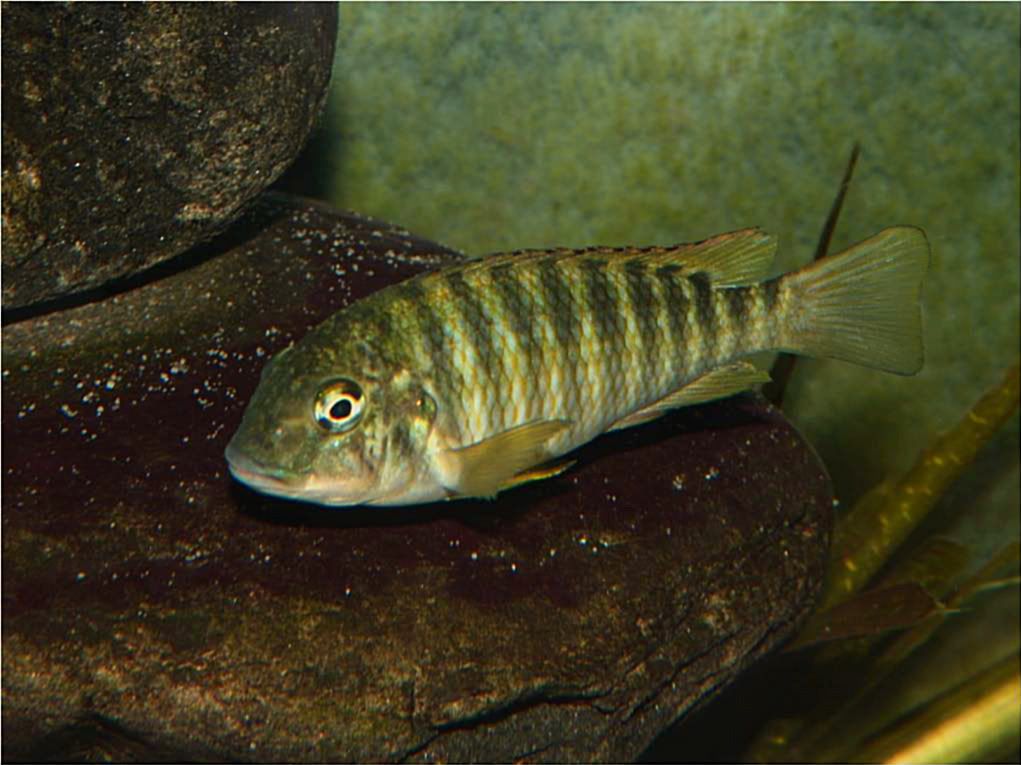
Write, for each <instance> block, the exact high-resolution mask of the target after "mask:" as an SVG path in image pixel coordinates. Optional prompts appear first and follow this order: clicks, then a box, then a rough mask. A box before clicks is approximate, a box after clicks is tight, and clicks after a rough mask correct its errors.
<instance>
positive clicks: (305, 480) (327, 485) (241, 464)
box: [224, 444, 374, 507]
mask: <svg viewBox="0 0 1021 765" xmlns="http://www.w3.org/2000/svg"><path fill="white" fill-rule="evenodd" d="M224 456H225V457H226V458H227V467H228V468H229V469H230V474H231V475H232V476H234V478H235V479H236V480H237V481H239V482H240V483H243V484H244V485H245V486H248V487H249V488H252V489H255V490H256V491H259V492H262V493H263V494H269V495H271V496H274V497H281V498H283V499H292V500H298V501H300V502H311V503H314V504H318V505H326V506H332V507H350V506H352V505H364V504H369V503H371V502H373V500H374V498H373V496H371V495H370V494H369V493H368V490H369V489H370V488H371V487H370V486H369V485H368V484H369V482H368V481H359V482H357V483H354V482H352V483H354V485H348V486H344V487H341V486H338V485H336V483H335V482H330V481H323V480H322V479H321V478H317V476H316V475H315V474H314V473H313V472H312V470H311V469H310V470H308V471H307V472H304V473H295V472H293V471H289V470H284V469H281V468H274V467H269V466H268V465H263V464H260V463H259V462H257V461H255V460H253V459H252V458H251V457H249V456H247V455H245V454H242V453H241V452H240V451H239V450H238V449H237V448H236V447H234V445H233V444H229V445H228V446H227V450H226V452H224Z"/></svg>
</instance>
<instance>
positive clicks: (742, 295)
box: [719, 287, 755, 332]
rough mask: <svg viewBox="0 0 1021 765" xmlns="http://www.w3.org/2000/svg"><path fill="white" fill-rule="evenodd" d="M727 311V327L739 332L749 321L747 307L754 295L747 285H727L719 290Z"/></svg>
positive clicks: (750, 305)
mask: <svg viewBox="0 0 1021 765" xmlns="http://www.w3.org/2000/svg"><path fill="white" fill-rule="evenodd" d="M719 294H720V296H721V298H722V299H723V301H724V305H725V307H726V311H727V323H728V327H727V329H728V330H729V331H730V332H740V331H741V328H742V327H744V326H745V325H746V324H747V323H748V321H749V309H750V308H751V307H752V301H753V300H754V299H755V297H754V296H753V295H752V294H751V290H749V289H748V288H747V287H728V288H726V289H721V290H719Z"/></svg>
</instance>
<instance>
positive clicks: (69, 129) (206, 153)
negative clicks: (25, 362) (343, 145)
mask: <svg viewBox="0 0 1021 765" xmlns="http://www.w3.org/2000/svg"><path fill="white" fill-rule="evenodd" d="M336 22H337V10H336V7H335V6H334V5H331V4H328V3H322V4H320V3H296V4H268V5H263V4H247V5H246V4H241V5H228V4H222V5H221V4H215V3H213V4H187V3H185V4H156V5H148V4H145V5H143V4H138V5H135V4H131V3H125V4H119V3H98V4H91V3H85V4H76V3H75V4H58V3H4V5H3V25H2V29H3V58H4V62H3V63H4V78H3V103H4V109H3V306H4V309H5V310H6V309H11V308H17V307H19V306H24V305H26V304H29V303H33V302H36V301H39V300H43V299H46V298H51V297H55V296H59V295H63V294H66V293H69V292H75V291H79V290H83V289H88V288H90V287H96V286H98V285H101V284H103V283H104V282H106V281H108V280H110V279H112V278H116V277H119V276H123V275H126V274H130V273H133V272H135V271H138V270H140V269H144V268H146V267H148V266H151V265H153V264H154V263H158V262H160V261H162V260H165V259H166V258H168V257H171V256H173V255H176V254H177V253H180V252H183V251H184V250H186V249H188V248H189V247H191V246H192V245H193V244H195V243H196V242H197V241H199V240H200V239H202V238H204V237H208V236H210V235H211V234H212V233H214V231H215V230H216V229H217V228H218V227H221V226H222V225H223V224H225V223H226V222H228V221H229V220H230V219H231V218H232V217H233V216H234V215H235V214H236V213H237V212H238V210H239V209H240V207H241V206H242V204H244V203H245V202H246V201H248V200H250V199H251V198H252V197H254V196H255V195H256V194H257V193H259V192H260V191H261V190H263V189H264V188H266V186H268V185H269V184H270V183H271V182H272V181H273V180H274V179H275V178H276V177H277V176H278V175H280V173H281V172H282V171H283V170H284V168H285V167H286V166H287V165H288V164H289V163H290V161H291V160H292V159H293V158H294V157H295V155H296V154H297V153H298V151H299V149H300V148H301V146H302V144H303V142H304V140H305V138H306V136H307V135H308V133H309V131H310V130H311V128H312V125H313V122H314V121H315V119H316V116H317V115H318V113H319V111H320V109H321V107H322V104H323V101H324V99H325V95H326V84H327V82H328V80H329V75H330V68H331V65H332V59H333V45H334V38H335V33H336Z"/></svg>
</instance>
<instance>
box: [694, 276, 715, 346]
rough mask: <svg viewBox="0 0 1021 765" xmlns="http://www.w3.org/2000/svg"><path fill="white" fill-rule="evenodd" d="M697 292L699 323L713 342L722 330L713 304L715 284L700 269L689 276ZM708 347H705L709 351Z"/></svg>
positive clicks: (709, 340)
mask: <svg viewBox="0 0 1021 765" xmlns="http://www.w3.org/2000/svg"><path fill="white" fill-rule="evenodd" d="M688 280H689V282H690V283H691V286H692V288H693V289H694V292H695V309H696V311H697V313H698V324H699V328H700V329H701V330H702V337H703V338H704V339H705V340H706V341H707V342H708V343H712V342H713V341H714V340H715V339H716V335H717V334H718V333H719V331H720V325H719V322H718V321H717V319H716V311H715V310H714V305H713V285H712V282H711V281H709V277H708V275H706V273H705V272H703V271H699V272H698V273H694V274H692V275H691V276H689V277H688ZM707 351H708V349H703V352H707Z"/></svg>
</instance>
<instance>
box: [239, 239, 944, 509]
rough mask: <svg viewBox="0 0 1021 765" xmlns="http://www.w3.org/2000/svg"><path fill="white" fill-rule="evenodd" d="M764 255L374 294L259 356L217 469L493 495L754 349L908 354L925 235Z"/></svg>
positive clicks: (707, 248) (743, 245) (490, 275)
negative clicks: (263, 358) (820, 252)
mask: <svg viewBox="0 0 1021 765" xmlns="http://www.w3.org/2000/svg"><path fill="white" fill-rule="evenodd" d="M775 251H776V240H775V238H774V237H772V236H770V235H768V234H766V233H764V232H762V231H761V230H758V229H746V230H742V231H737V232H733V233H729V234H723V235H721V236H716V237H713V238H711V239H708V240H706V241H703V242H699V243H696V244H682V245H677V246H673V247H649V248H641V249H639V248H623V249H610V248H590V249H582V250H545V251H527V252H518V253H511V254H505V255H494V256H490V257H486V258H482V259H479V260H473V261H467V262H465V263H463V264H458V265H455V266H453V267H450V268H446V269H443V270H439V271H436V272H432V273H427V274H423V275H420V276H417V277H414V278H412V279H410V280H408V281H405V282H403V283H400V284H397V285H394V286H391V287H388V288H386V289H383V290H381V291H379V292H377V293H375V294H373V295H370V296H369V297H367V298H365V299H363V300H360V301H358V302H356V303H354V304H352V305H350V306H349V307H347V308H345V309H344V310H342V311H340V312H338V313H336V314H334V315H333V316H332V317H330V318H329V319H327V320H326V321H325V322H324V323H322V324H321V325H319V326H318V327H316V328H315V329H314V330H312V331H311V332H310V333H309V334H308V335H307V336H306V337H305V338H304V339H303V340H301V341H300V342H299V343H297V344H296V345H294V346H292V347H290V348H288V349H285V350H284V351H283V352H281V353H279V354H278V355H277V356H276V357H274V358H273V359H272V360H271V361H270V362H269V364H268V365H267V367H266V369H265V371H264V372H263V377H262V380H261V382H260V383H259V386H258V389H257V390H256V392H255V394H254V396H253V397H252V400H251V402H250V403H249V405H248V408H247V410H246V411H245V415H244V419H243V421H242V423H241V426H240V428H239V430H238V432H237V433H236V434H235V436H234V438H233V439H232V440H231V442H230V444H229V446H228V447H227V452H226V457H227V460H228V463H229V465H230V469H231V472H232V473H233V475H234V476H235V477H236V478H237V479H238V480H240V481H241V482H243V483H245V484H248V485H249V486H251V487H253V488H255V489H258V490H260V491H263V492H266V493H269V494H273V495H278V496H283V497H289V498H293V499H300V500H307V501H311V502H317V503H321V504H324V505H358V504H369V505H404V504H415V503H420V502H429V501H434V500H439V499H450V498H457V497H492V496H494V495H495V494H496V493H497V492H499V491H501V490H503V489H506V488H510V487H512V486H515V485H518V484H520V483H523V482H526V481H530V480H535V479H537V478H543V477H546V476H549V475H552V474H555V473H557V472H559V471H560V470H562V469H563V463H561V464H560V465H557V464H551V462H550V461H551V460H553V459H554V458H556V457H558V456H560V455H563V454H566V453H567V452H570V451H571V450H572V449H575V448H576V447H578V446H580V445H581V444H584V443H585V442H587V441H589V440H591V439H592V438H595V437H596V436H598V435H599V434H600V433H604V432H606V431H610V430H616V429H618V428H626V427H630V426H633V425H639V424H641V423H644V422H648V421H649V420H652V419H655V418H656V417H659V416H660V415H662V414H664V413H665V412H666V411H668V410H670V409H672V408H675V407H680V406H687V405H691V404H697V403H700V402H704V401H709V400H712V399H717V398H721V397H724V396H729V395H732V394H734V393H737V392H739V391H743V390H747V389H749V388H752V387H753V386H755V385H757V384H759V383H761V382H763V381H764V380H766V379H768V376H767V375H766V374H765V373H763V372H761V371H759V370H758V369H756V367H754V366H753V365H751V364H750V363H749V362H748V361H746V360H744V359H745V357H747V356H749V355H750V354H753V353H757V352H760V351H767V350H783V351H788V352H792V353H797V354H802V355H807V356H816V357H826V358H834V359H842V360H845V361H849V362H852V363H856V364H861V365H864V366H868V367H873V368H876V369H881V370H886V371H889V372H895V373H898V374H914V373H915V372H917V371H918V370H919V369H920V368H921V366H922V340H921V310H920V306H919V293H920V289H921V282H922V278H923V276H924V274H925V271H926V268H927V266H928V261H929V246H928V243H927V241H926V238H925V235H924V233H923V232H922V231H921V230H920V229H917V228H912V227H907V226H900V227H895V228H889V229H886V230H884V231H882V232H880V233H879V234H877V235H875V236H873V237H872V238H870V239H868V240H866V241H863V242H860V243H859V244H857V245H854V246H853V247H851V248H850V249H848V250H846V251H845V252H843V253H840V254H839V255H835V256H832V257H829V258H824V259H822V260H819V261H816V262H815V263H813V264H811V265H809V266H807V267H806V268H803V269H801V270H799V271H795V272H792V273H789V274H785V275H783V276H780V277H777V278H773V279H765V278H764V277H765V273H766V271H767V269H768V268H769V267H770V264H771V263H772V260H773V256H774V253H775Z"/></svg>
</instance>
